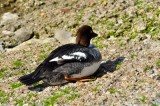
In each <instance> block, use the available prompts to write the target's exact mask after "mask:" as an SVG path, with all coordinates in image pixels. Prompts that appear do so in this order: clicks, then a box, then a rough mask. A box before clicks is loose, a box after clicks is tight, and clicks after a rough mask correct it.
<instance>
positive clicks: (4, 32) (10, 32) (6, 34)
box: [2, 30, 14, 37]
mask: <svg viewBox="0 0 160 106" xmlns="http://www.w3.org/2000/svg"><path fill="white" fill-rule="evenodd" d="M2 35H3V36H9V37H12V36H14V32H12V31H7V30H3V31H2Z"/></svg>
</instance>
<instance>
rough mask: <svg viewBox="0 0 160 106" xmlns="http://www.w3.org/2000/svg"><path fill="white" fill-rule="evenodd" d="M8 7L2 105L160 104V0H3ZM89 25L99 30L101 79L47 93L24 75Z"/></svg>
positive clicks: (0, 35)
mask: <svg viewBox="0 0 160 106" xmlns="http://www.w3.org/2000/svg"><path fill="white" fill-rule="evenodd" d="M0 9H1V10H0V12H1V13H0V14H1V19H0V105H2V106H6V105H8V106H12V105H13V106H14V105H18V106H22V105H25V106H30V105H36V106H39V105H40V106H43V105H44V106H51V105H56V106H63V105H67V106H85V105H86V106H132V105H133V106H159V105H160V21H159V20H160V1H159V0H127V1H125V0H83V1H82V0H70V1H69V0H68V1H67V0H6V1H4V0H0ZM84 24H87V25H90V26H92V27H93V29H94V31H95V32H97V33H98V34H99V37H97V38H95V39H93V41H92V42H93V43H94V44H95V45H96V46H97V47H98V48H99V50H100V52H101V53H102V55H103V60H104V62H103V63H102V65H101V67H100V68H99V69H98V71H97V72H96V73H95V74H94V75H93V76H94V77H96V78H97V79H96V80H95V81H91V82H84V83H79V82H76V83H68V84H66V85H62V86H50V87H46V88H44V89H42V91H40V92H39V91H38V89H36V90H34V91H31V90H29V89H28V87H27V86H25V85H22V84H21V83H20V82H18V81H17V79H18V78H19V77H20V76H22V75H26V74H28V73H30V72H32V71H34V69H35V68H36V67H37V66H38V65H39V64H40V63H41V62H42V61H43V60H44V58H46V57H47V56H48V54H49V53H50V52H51V51H52V50H54V49H55V48H56V47H58V46H60V45H62V44H65V43H68V42H73V41H74V39H75V37H74V35H75V33H76V30H77V29H78V28H79V27H80V26H81V25H84ZM57 30H58V31H57ZM64 30H66V31H69V32H71V33H73V35H72V37H71V36H70V35H71V33H69V32H65V31H64ZM57 33H58V34H57ZM61 33H65V34H67V37H68V39H67V40H66V41H65V40H64V41H62V40H61V39H62V38H63V37H65V38H66V36H62V35H61ZM35 85H36V84H35Z"/></svg>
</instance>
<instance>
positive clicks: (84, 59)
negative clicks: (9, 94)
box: [19, 44, 101, 85]
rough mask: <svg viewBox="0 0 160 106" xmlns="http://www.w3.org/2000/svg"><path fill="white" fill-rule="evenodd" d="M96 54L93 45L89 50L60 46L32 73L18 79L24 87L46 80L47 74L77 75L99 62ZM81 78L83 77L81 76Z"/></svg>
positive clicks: (69, 45) (80, 47)
mask: <svg viewBox="0 0 160 106" xmlns="http://www.w3.org/2000/svg"><path fill="white" fill-rule="evenodd" d="M97 52H99V51H98V50H97V49H95V46H93V45H91V46H90V47H89V48H87V47H84V46H81V45H77V44H66V45H63V46H60V47H58V48H57V49H55V50H54V51H52V52H51V53H50V55H49V56H48V58H46V59H45V60H44V61H43V62H42V63H41V64H40V65H39V66H38V67H37V69H36V70H35V71H34V72H33V73H31V74H29V75H27V76H23V77H20V79H19V80H20V81H21V82H23V83H24V84H26V85H30V84H32V82H33V83H34V82H36V81H39V80H41V79H47V78H46V77H47V75H48V74H50V75H52V76H53V77H54V76H55V73H54V72H56V75H58V74H57V72H59V73H63V75H66V76H74V75H76V74H77V75H78V73H81V72H80V71H82V70H83V68H84V67H87V66H90V65H91V64H93V63H94V62H98V61H100V60H101V55H97ZM84 63H85V64H84ZM88 71H89V70H88ZM91 71H92V70H91ZM89 73H90V72H89ZM89 73H88V74H89ZM84 74H85V73H84ZM77 75H76V76H77ZM82 76H84V75H83V74H82ZM54 79H55V78H54ZM47 82H49V81H47Z"/></svg>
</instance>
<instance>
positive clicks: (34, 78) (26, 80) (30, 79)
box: [18, 65, 43, 85]
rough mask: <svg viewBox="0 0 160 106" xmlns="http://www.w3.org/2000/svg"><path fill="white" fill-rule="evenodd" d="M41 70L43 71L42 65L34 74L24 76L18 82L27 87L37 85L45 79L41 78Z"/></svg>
mask: <svg viewBox="0 0 160 106" xmlns="http://www.w3.org/2000/svg"><path fill="white" fill-rule="evenodd" d="M41 69H42V67H41V65H39V66H38V67H37V69H36V70H35V71H34V72H32V73H31V74H28V75H24V76H22V77H20V78H19V79H18V80H19V81H20V82H22V83H23V84H25V85H31V84H33V83H36V82H38V81H40V80H42V79H43V78H42V77H41Z"/></svg>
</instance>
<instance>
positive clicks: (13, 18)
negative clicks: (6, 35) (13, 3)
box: [0, 12, 19, 25]
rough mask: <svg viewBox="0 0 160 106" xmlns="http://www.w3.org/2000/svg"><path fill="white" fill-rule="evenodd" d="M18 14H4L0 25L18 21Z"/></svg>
mask: <svg viewBox="0 0 160 106" xmlns="http://www.w3.org/2000/svg"><path fill="white" fill-rule="evenodd" d="M18 18H19V17H18V15H17V14H12V13H10V12H7V13H4V14H3V16H2V19H1V22H0V25H6V24H8V23H12V22H14V21H17V20H18Z"/></svg>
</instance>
